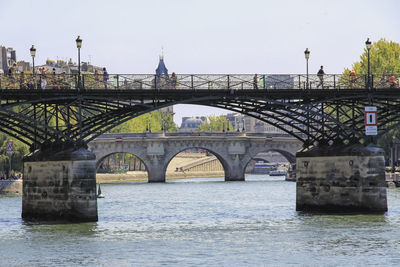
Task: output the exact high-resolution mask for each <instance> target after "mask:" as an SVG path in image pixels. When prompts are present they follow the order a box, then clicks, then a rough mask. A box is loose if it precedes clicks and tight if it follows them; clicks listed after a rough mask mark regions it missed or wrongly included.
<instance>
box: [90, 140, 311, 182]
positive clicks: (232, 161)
mask: <svg viewBox="0 0 400 267" xmlns="http://www.w3.org/2000/svg"><path fill="white" fill-rule="evenodd" d="M302 145H303V144H302V142H300V141H299V140H297V139H296V138H293V137H290V136H288V135H275V136H271V135H268V136H266V134H246V133H237V132H233V133H189V134H188V133H169V134H164V133H140V134H106V135H101V136H99V137H97V138H96V139H94V140H93V141H92V142H90V143H89V150H91V151H92V152H93V153H94V154H95V155H96V166H97V167H99V166H100V164H101V162H102V161H103V160H104V158H106V157H108V156H110V155H111V154H115V153H129V154H133V155H135V156H137V157H138V158H140V159H141V160H142V161H143V163H144V165H145V166H146V169H147V171H148V177H149V178H148V179H149V182H165V173H166V170H167V167H168V164H169V163H170V161H171V160H172V159H173V158H174V157H175V156H176V155H177V154H178V153H180V152H182V151H184V150H187V149H190V148H201V149H205V150H207V151H209V152H211V153H212V154H214V155H215V156H216V157H217V158H218V160H219V161H220V162H221V164H222V166H223V168H224V172H225V181H243V180H244V173H245V169H246V166H247V164H248V163H249V162H250V161H251V160H252V159H253V158H255V157H256V155H257V154H259V153H261V152H266V151H275V152H279V153H280V154H282V155H283V156H284V157H286V158H287V160H288V161H289V162H291V163H295V162H296V156H295V155H296V152H297V151H298V150H300V149H301V148H302Z"/></svg>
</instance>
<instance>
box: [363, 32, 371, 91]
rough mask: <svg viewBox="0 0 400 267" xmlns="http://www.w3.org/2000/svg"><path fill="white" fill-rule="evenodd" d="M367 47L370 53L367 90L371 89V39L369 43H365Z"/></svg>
mask: <svg viewBox="0 0 400 267" xmlns="http://www.w3.org/2000/svg"><path fill="white" fill-rule="evenodd" d="M365 46H366V47H367V51H368V77H367V88H368V89H371V87H372V86H371V68H370V64H369V51H370V50H371V41H370V40H369V38H368V39H367V41H365Z"/></svg>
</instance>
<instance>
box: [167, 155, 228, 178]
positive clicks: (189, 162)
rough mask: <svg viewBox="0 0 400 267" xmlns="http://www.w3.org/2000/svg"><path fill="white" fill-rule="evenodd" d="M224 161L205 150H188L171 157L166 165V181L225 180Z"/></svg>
mask: <svg viewBox="0 0 400 267" xmlns="http://www.w3.org/2000/svg"><path fill="white" fill-rule="evenodd" d="M224 165H225V166H226V164H225V163H224V160H223V159H222V158H221V157H220V156H219V155H217V154H216V153H213V152H212V151H210V150H208V149H205V148H197V147H194V148H187V149H184V150H181V151H179V152H178V153H176V154H175V155H173V156H172V157H171V160H170V161H169V162H168V164H167V165H166V180H173V179H188V178H212V179H213V180H215V179H221V181H223V180H224V177H225V167H224Z"/></svg>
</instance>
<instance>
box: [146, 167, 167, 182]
mask: <svg viewBox="0 0 400 267" xmlns="http://www.w3.org/2000/svg"><path fill="white" fill-rule="evenodd" d="M147 174H148V181H149V183H165V171H164V168H163V166H161V165H150V166H148V169H147Z"/></svg>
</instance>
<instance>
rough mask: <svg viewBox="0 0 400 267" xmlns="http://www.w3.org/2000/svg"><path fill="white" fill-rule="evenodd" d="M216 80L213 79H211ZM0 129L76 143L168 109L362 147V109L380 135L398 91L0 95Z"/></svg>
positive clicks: (45, 141) (398, 116) (395, 112)
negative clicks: (215, 114) (230, 114)
mask: <svg viewBox="0 0 400 267" xmlns="http://www.w3.org/2000/svg"><path fill="white" fill-rule="evenodd" d="M214 82H216V81H214ZM0 101H1V105H0V127H1V129H0V130H1V131H3V132H5V133H7V134H9V135H10V136H13V137H15V138H17V139H18V140H21V141H22V142H25V143H27V144H30V145H31V148H32V150H35V149H37V148H41V149H45V148H46V147H49V146H50V147H51V146H70V145H75V146H82V145H85V144H86V143H87V142H89V141H91V140H93V139H94V138H95V137H96V136H99V135H101V134H102V133H104V132H107V131H109V130H110V129H112V128H113V127H115V126H117V125H119V124H121V123H123V122H125V121H127V120H130V119H132V118H134V117H137V116H139V115H142V114H144V113H147V112H150V111H153V110H157V109H160V108H163V107H167V106H170V105H175V104H196V105H205V106H212V107H218V108H224V109H227V110H231V111H234V112H238V113H242V114H246V115H249V116H251V117H254V118H257V119H259V120H261V121H264V122H266V123H269V124H271V125H273V126H275V127H277V128H279V129H281V130H282V131H284V132H286V133H288V134H290V135H292V136H294V137H296V138H297V139H299V140H301V141H302V142H304V144H305V145H304V147H309V146H311V145H330V144H335V143H344V144H347V143H364V144H366V143H368V142H370V141H371V138H369V137H368V136H366V135H365V133H364V108H365V106H376V107H377V115H378V129H379V135H382V134H384V133H385V132H387V131H388V130H390V129H391V128H393V127H396V126H397V125H398V124H399V122H400V105H399V104H400V92H399V91H397V90H393V89H387V88H381V89H376V90H367V89H363V88H352V89H342V90H338V89H313V90H296V89H279V90H278V89H274V90H268V89H265V90H252V89H243V90H237V89H227V88H225V89H207V90H196V89H179V90H177V89H161V90H160V89H135V88H130V89H129V90H128V89H126V90H116V89H108V90H107V89H102V90H100V89H93V90H88V89H85V90H63V89H60V90H37V89H36V90H23V89H20V90H9V89H7V90H1V91H0Z"/></svg>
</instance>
